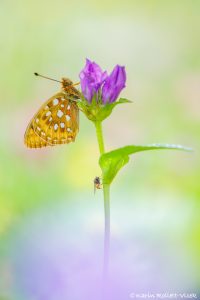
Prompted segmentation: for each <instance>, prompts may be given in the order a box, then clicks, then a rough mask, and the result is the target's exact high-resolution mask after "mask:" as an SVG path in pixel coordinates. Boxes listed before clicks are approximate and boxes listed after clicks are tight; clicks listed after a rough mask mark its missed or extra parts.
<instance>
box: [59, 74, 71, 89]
mask: <svg viewBox="0 0 200 300" xmlns="http://www.w3.org/2000/svg"><path fill="white" fill-rule="evenodd" d="M61 84H62V89H63V90H67V89H68V88H69V87H70V86H72V85H73V82H72V81H71V80H70V79H68V78H65V77H63V78H62V79H61Z"/></svg>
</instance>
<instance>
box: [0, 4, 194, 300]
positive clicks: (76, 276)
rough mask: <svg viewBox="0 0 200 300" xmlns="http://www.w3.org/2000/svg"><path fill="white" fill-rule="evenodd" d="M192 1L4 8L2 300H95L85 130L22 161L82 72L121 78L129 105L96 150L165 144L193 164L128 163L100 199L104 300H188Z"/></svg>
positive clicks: (92, 146)
mask: <svg viewBox="0 0 200 300" xmlns="http://www.w3.org/2000/svg"><path fill="white" fill-rule="evenodd" d="M199 11H200V1H198V0H193V1H190V0H173V1H172V0H168V1H159V0H142V1H135V0H124V1H120V0H115V1H109V0H107V1H105V0H101V1H92V0H86V1H80V0H74V1H67V0H65V1H64V0H57V1H46V0H44V1H38V0H35V1H25V0H18V1H14V0H2V1H1V9H0V20H1V21H0V22H1V40H0V44H1V56H0V60H1V73H0V81H1V100H0V101H1V110H0V124H1V130H0V300H18V299H19V300H24V299H26V300H46V299H48V300H55V299H56V300H64V299H70V300H79V299H98V297H100V290H101V289H98V288H99V286H98V282H99V278H100V277H101V268H102V259H103V257H102V255H103V230H104V228H103V224H104V215H103V198H102V191H97V192H96V194H95V196H94V192H93V179H94V177H95V176H97V175H101V174H100V170H99V168H98V155H99V154H98V146H97V142H96V136H95V130H94V128H93V125H92V123H90V122H89V121H88V120H87V119H86V118H85V116H83V115H82V114H81V116H80V132H79V134H78V136H77V139H76V142H75V143H73V144H69V145H65V146H57V147H52V148H46V149H42V150H30V149H26V148H25V146H24V144H23V135H24V132H25V129H26V126H27V124H28V122H29V120H30V119H31V117H32V116H33V114H34V113H35V112H36V110H37V109H38V108H39V106H40V105H41V104H42V103H43V101H45V100H46V99H48V98H49V97H50V96H52V95H53V94H54V93H56V92H57V91H58V90H59V89H60V86H59V84H57V83H55V82H51V81H47V80H44V79H40V78H35V77H34V76H33V72H39V73H41V74H44V75H47V76H50V77H53V78H57V79H60V78H61V77H62V76H67V77H69V78H71V79H72V80H73V81H74V82H76V81H78V74H79V72H80V70H81V69H82V68H83V66H84V64H85V58H86V57H87V58H89V59H91V60H94V61H96V62H97V63H99V64H100V65H101V67H102V68H103V69H107V70H108V71H109V72H110V71H111V70H112V68H113V67H114V65H116V64H121V65H125V66H126V71H127V77H128V80H127V88H126V89H125V90H124V91H123V93H122V96H123V97H126V98H128V99H130V100H132V101H133V103H132V104H125V105H122V106H119V107H117V108H116V109H115V111H114V112H113V114H112V116H111V117H110V118H109V119H107V120H106V121H105V122H104V128H103V129H104V133H105V142H106V149H107V150H111V149H114V148H116V147H120V146H123V145H127V144H147V143H156V142H160V143H165V142H166V143H177V144H183V145H185V146H191V147H192V148H194V149H195V151H194V152H193V153H184V152H178V151H160V152H159V151H152V152H151V151H149V152H144V153H141V154H137V155H135V156H133V157H132V158H131V162H130V164H129V165H127V166H126V167H125V168H124V169H123V170H122V171H121V172H120V173H119V175H118V177H117V179H116V180H115V182H114V184H113V186H112V197H111V198H112V199H111V232H112V234H111V235H112V242H111V265H110V281H111V285H110V296H109V299H111V300H112V299H113V300H114V299H119V300H125V299H130V297H132V296H133V293H148V292H155V293H156V292H157V293H170V292H171V293H172V292H173V293H179V292H184V293H196V294H198V292H200V284H199V282H200V272H199V269H200V257H199V253H200V220H199V215H200V201H199V198H200V184H199V182H200V159H199V147H200V139H199V136H200V102H199V101H200V57H199V53H200V38H199V32H200V19H199Z"/></svg>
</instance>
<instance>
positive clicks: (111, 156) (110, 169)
mask: <svg viewBox="0 0 200 300" xmlns="http://www.w3.org/2000/svg"><path fill="white" fill-rule="evenodd" d="M161 149H171V150H182V151H192V149H191V148H188V147H183V146H181V145H173V144H172V145H170V144H151V145H146V146H145V145H144V146H142V145H130V146H125V147H122V148H119V149H116V150H113V151H110V152H107V153H104V154H102V155H101V156H100V159H99V165H100V167H101V170H102V174H103V183H104V184H110V183H111V182H112V181H113V179H114V178H115V176H116V175H117V173H118V172H119V170H120V169H121V168H122V167H123V166H124V165H126V164H127V163H128V162H129V155H130V154H134V153H136V152H141V151H146V150H161Z"/></svg>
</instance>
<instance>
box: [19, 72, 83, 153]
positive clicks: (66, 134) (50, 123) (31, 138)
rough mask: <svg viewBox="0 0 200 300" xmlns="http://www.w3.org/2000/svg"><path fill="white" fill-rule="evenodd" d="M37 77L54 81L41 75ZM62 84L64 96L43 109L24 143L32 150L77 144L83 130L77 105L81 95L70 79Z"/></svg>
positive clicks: (64, 79)
mask: <svg viewBox="0 0 200 300" xmlns="http://www.w3.org/2000/svg"><path fill="white" fill-rule="evenodd" d="M35 75H37V76H41V77H44V78H47V79H51V78H48V77H45V76H42V75H39V74H38V73H35ZM51 80H54V79H51ZM55 81H57V80H55ZM59 82H61V85H62V90H61V92H59V93H57V94H55V95H54V96H52V97H51V98H50V99H48V100H47V101H46V102H45V103H44V104H43V105H42V106H41V107H40V109H39V110H38V112H37V113H36V114H35V115H34V117H33V118H32V120H31V121H30V123H29V125H28V127H27V129H26V132H25V135H24V143H25V145H26V146H27V147H29V148H41V147H46V146H54V145H58V144H66V143H70V142H74V141H75V138H76V135H77V133H78V130H79V109H78V106H77V103H76V102H77V100H78V99H79V98H80V92H79V91H78V90H77V89H76V88H75V87H74V85H77V84H73V83H72V81H71V80H69V79H67V78H62V79H61V81H59Z"/></svg>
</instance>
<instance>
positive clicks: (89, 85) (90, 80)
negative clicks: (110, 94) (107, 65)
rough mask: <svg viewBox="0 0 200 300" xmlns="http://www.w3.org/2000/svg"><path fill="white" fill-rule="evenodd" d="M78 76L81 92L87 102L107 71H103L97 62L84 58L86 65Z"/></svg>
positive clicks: (97, 89) (104, 77)
mask: <svg viewBox="0 0 200 300" xmlns="http://www.w3.org/2000/svg"><path fill="white" fill-rule="evenodd" d="M79 77H80V82H81V90H82V93H83V95H84V97H85V98H86V99H87V100H88V102H91V101H92V98H93V96H94V95H95V94H96V93H97V92H98V91H99V89H100V88H101V85H102V83H103V82H104V80H105V79H106V77H107V73H106V72H103V71H102V69H101V68H100V66H99V65H98V64H96V63H95V62H91V61H90V60H89V59H86V65H85V67H84V68H83V70H82V71H81V72H80V74H79Z"/></svg>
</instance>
